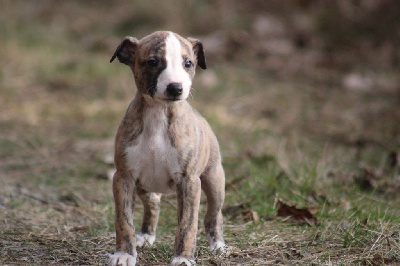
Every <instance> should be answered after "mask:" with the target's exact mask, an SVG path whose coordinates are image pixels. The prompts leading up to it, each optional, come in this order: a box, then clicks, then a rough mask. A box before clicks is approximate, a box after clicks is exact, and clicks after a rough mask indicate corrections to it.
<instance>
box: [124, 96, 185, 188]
mask: <svg viewBox="0 0 400 266" xmlns="http://www.w3.org/2000/svg"><path fill="white" fill-rule="evenodd" d="M164 108H165V106H164V104H162V103H159V102H157V103H155V104H154V106H152V107H148V108H146V113H145V114H144V119H143V125H144V128H143V132H142V134H140V136H139V137H138V139H137V144H136V145H134V146H129V147H127V148H126V150H125V151H126V155H127V163H128V167H129V169H130V171H131V173H132V176H133V178H134V180H135V181H139V184H140V186H141V187H142V188H143V189H145V190H147V191H149V192H157V193H170V192H173V191H174V188H171V187H169V184H170V182H171V179H172V180H173V181H175V178H176V173H179V171H180V167H179V162H178V151H177V150H176V149H175V148H174V147H172V145H171V141H170V138H169V136H168V119H167V115H166V114H165V110H164Z"/></svg>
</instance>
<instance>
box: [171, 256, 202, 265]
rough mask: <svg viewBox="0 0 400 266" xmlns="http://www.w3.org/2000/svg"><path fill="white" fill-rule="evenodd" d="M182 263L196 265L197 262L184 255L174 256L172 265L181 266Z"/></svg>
mask: <svg viewBox="0 0 400 266" xmlns="http://www.w3.org/2000/svg"><path fill="white" fill-rule="evenodd" d="M180 265H186V266H191V265H196V262H194V260H191V259H188V258H184V257H174V258H173V259H172V261H171V266H180Z"/></svg>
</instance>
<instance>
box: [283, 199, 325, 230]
mask: <svg viewBox="0 0 400 266" xmlns="http://www.w3.org/2000/svg"><path fill="white" fill-rule="evenodd" d="M277 206H278V213H277V216H278V217H290V218H291V220H294V221H296V222H297V223H299V224H306V223H307V224H309V225H316V224H319V222H318V220H317V218H315V217H314V214H315V213H316V212H317V209H316V208H297V207H296V206H290V205H287V204H285V203H283V202H282V201H280V200H278V205H277Z"/></svg>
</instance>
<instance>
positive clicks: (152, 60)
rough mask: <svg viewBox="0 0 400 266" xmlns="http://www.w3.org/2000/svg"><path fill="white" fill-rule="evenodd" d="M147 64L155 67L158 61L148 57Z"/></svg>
mask: <svg viewBox="0 0 400 266" xmlns="http://www.w3.org/2000/svg"><path fill="white" fill-rule="evenodd" d="M147 65H148V66H149V67H157V65H158V62H157V60H156V59H149V60H147Z"/></svg>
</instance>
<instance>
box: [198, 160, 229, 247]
mask: <svg viewBox="0 0 400 266" xmlns="http://www.w3.org/2000/svg"><path fill="white" fill-rule="evenodd" d="M201 187H202V189H203V191H204V193H205V194H206V196H207V212H206V215H205V217H204V227H205V231H206V235H207V237H208V241H209V245H210V250H212V251H218V250H219V251H224V247H225V242H224V236H223V229H222V220H223V218H222V205H223V204H224V198H225V173H224V169H223V168H222V165H221V164H220V163H219V164H216V165H215V166H214V167H212V168H211V169H210V170H209V171H208V172H207V173H206V174H204V175H203V176H202V178H201Z"/></svg>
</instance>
